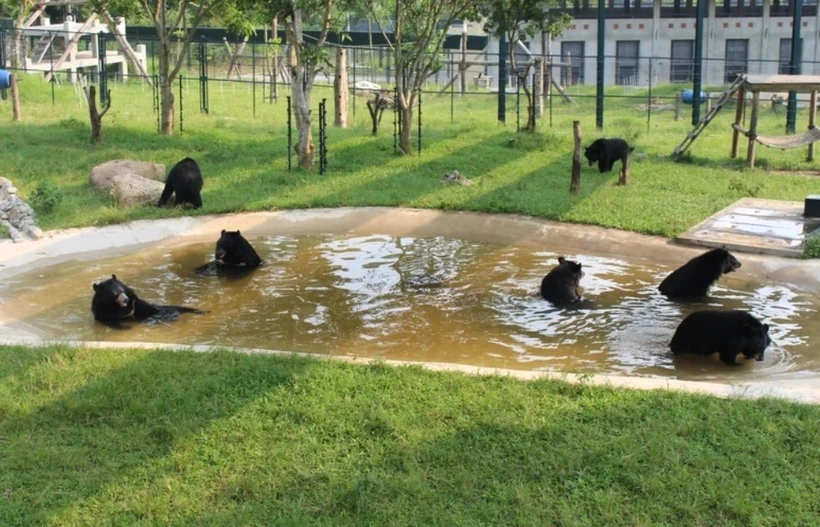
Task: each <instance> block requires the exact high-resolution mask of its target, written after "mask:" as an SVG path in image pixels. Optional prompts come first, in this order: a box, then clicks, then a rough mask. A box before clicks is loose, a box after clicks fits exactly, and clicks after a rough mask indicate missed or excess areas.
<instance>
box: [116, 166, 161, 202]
mask: <svg viewBox="0 0 820 527" xmlns="http://www.w3.org/2000/svg"><path fill="white" fill-rule="evenodd" d="M163 188H165V184H164V183H162V182H160V181H155V180H153V179H148V178H144V177H142V176H140V175H139V174H120V175H117V176H114V177H113V178H111V187H110V190H109V194H111V197H112V198H114V200H115V201H116V202H117V204H118V205H120V206H121V207H133V206H135V205H156V204H157V202H158V201H159V197H160V195H161V194H162V189H163Z"/></svg>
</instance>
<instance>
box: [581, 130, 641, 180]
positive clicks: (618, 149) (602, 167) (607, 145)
mask: <svg viewBox="0 0 820 527" xmlns="http://www.w3.org/2000/svg"><path fill="white" fill-rule="evenodd" d="M633 150H635V147H631V146H629V145H628V144H627V143H626V141H624V140H623V139H621V138H619V137H615V138H612V139H596V140H595V141H593V142H592V144H591V145H589V146H588V147H586V148H584V156H586V158H587V161H589V166H592V165H594V164H595V163H596V162H597V163H598V171H599V172H610V171H612V167H613V166H615V161H618V160H620V161H621V164H622V165H624V166H626V158H627V157H628V156H629V153H630V152H632V151H633Z"/></svg>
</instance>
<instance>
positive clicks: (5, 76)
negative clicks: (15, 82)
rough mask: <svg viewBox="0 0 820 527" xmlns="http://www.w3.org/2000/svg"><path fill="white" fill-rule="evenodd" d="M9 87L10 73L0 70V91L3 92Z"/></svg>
mask: <svg viewBox="0 0 820 527" xmlns="http://www.w3.org/2000/svg"><path fill="white" fill-rule="evenodd" d="M9 86H11V72H10V71H7V70H0V90H5V89H6V88H8V87H9Z"/></svg>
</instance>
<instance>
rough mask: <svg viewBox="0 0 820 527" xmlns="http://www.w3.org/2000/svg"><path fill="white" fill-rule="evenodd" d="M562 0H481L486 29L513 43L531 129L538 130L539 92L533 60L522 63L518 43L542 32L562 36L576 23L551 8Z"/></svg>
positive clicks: (512, 65) (511, 60) (511, 53)
mask: <svg viewBox="0 0 820 527" xmlns="http://www.w3.org/2000/svg"><path fill="white" fill-rule="evenodd" d="M558 4H559V2H558V0H480V2H479V7H478V13H479V14H480V15H481V17H482V18H483V19H484V31H486V32H487V33H489V34H490V35H492V36H494V37H496V38H505V39H507V42H509V43H510V46H509V57H508V59H509V64H510V69H511V70H512V71H513V72H515V74H516V77H517V79H518V83H519V85H520V86H521V88H522V89H523V90H524V96H525V98H526V100H527V125H526V127H525V128H524V129H525V130H527V131H529V132H534V131H535V112H534V111H533V109H534V108H535V94H534V93H533V91H532V90H531V89H530V85H529V82H528V80H529V78H530V72H531V71H532V62H531V61H527V62H526V63H523V64H522V63H519V61H518V58H517V54H516V48H517V47H518V44H517V43H518V42H519V41H520V40H522V39H524V38H527V37H530V38H531V37H534V36H535V35H537V34H539V33H547V34H549V35H550V36H551V37H553V36H560V35H561V34H562V33H563V32H564V31H565V30H566V29H567V28H569V26H570V24H571V23H572V17H570V16H569V15H567V14H563V13H558V12H557V10H552V11H550V7H551V6H554V7H558Z"/></svg>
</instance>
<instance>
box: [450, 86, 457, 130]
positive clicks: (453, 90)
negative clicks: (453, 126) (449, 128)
mask: <svg viewBox="0 0 820 527" xmlns="http://www.w3.org/2000/svg"><path fill="white" fill-rule="evenodd" d="M455 99H456V83H455V82H451V83H450V122H451V123H452V122H453V120H454V116H453V112H454V109H455V108H454V106H455V102H456V101H455Z"/></svg>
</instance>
